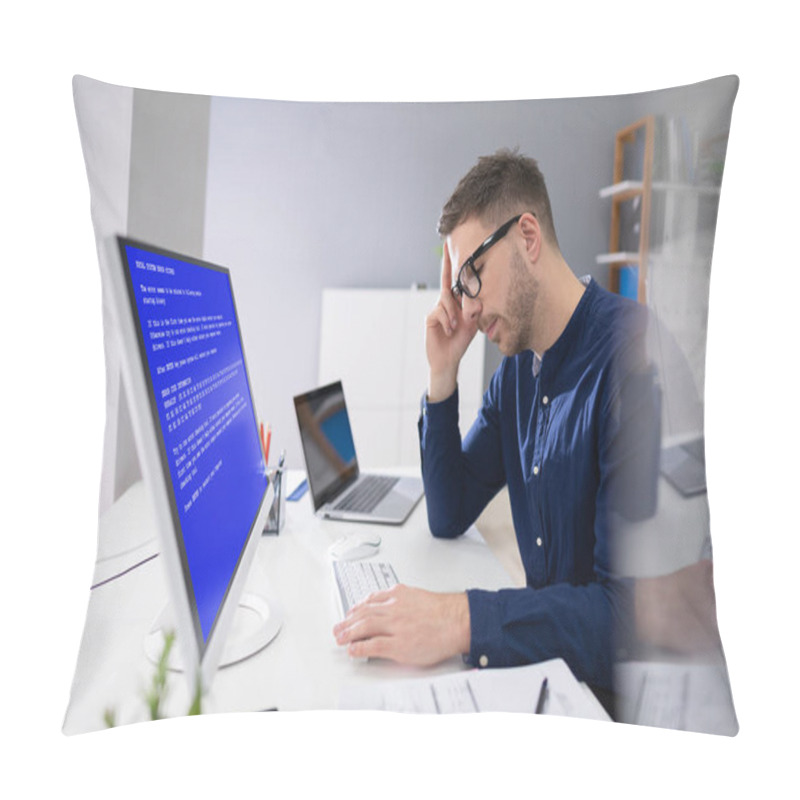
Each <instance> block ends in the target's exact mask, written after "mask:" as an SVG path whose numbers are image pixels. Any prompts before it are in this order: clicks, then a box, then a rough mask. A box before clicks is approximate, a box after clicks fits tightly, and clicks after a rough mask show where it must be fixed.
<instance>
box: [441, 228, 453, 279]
mask: <svg viewBox="0 0 800 800" xmlns="http://www.w3.org/2000/svg"><path fill="white" fill-rule="evenodd" d="M452 285H453V264H452V261H451V259H450V242H449V241H448V240H447V239H445V240H444V247H442V289H444V288H447V291H450V287H451V286H452Z"/></svg>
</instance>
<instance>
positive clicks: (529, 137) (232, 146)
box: [128, 82, 735, 466]
mask: <svg viewBox="0 0 800 800" xmlns="http://www.w3.org/2000/svg"><path fill="white" fill-rule="evenodd" d="M734 91H735V87H734ZM728 103H729V98H728V97H727V96H723V93H720V92H719V91H718V84H717V82H707V83H705V84H698V85H695V86H690V87H682V88H678V89H670V90H665V91H660V92H650V93H644V94H639V95H628V96H621V97H607V98H581V99H570V100H540V101H514V102H484V103H481V102H474V103H427V104H375V103H356V104H354V103H339V104H337V103H292V102H283V101H264V100H242V99H231V98H204V97H193V96H188V95H175V94H161V93H157V92H139V91H137V92H136V93H135V102H134V111H133V124H132V131H133V134H132V147H131V186H130V198H129V205H130V212H129V231H128V232H129V234H131V235H134V236H141V237H142V238H143V239H145V240H149V241H152V242H154V243H157V244H160V245H162V246H166V247H171V248H173V249H176V250H178V251H181V252H186V253H189V254H194V255H199V256H201V257H203V258H206V259H208V260H210V261H213V262H217V263H220V264H224V265H225V266H227V267H229V268H230V269H231V271H232V275H233V281H234V287H235V290H236V295H237V306H238V310H239V315H240V320H241V324H242V328H243V332H244V337H245V343H246V350H247V358H248V365H249V368H250V373H251V377H252V381H253V389H254V393H255V397H256V401H257V403H258V410H259V414H260V415H261V416H262V417H263V418H265V419H267V420H269V421H270V422H271V423H272V425H273V447H274V448H276V450H275V452H277V449H280V448H284V447H285V448H287V450H288V454H289V455H288V463H289V465H290V466H301V465H302V456H301V450H300V443H299V437H298V436H297V433H296V421H295V417H294V409H293V405H292V396H293V395H294V394H297V393H299V392H302V391H305V390H307V389H309V388H312V387H313V386H315V385H316V382H317V372H318V360H317V359H318V351H319V330H320V324H319V323H320V307H321V293H322V289H323V288H325V287H378V288H392V287H408V286H410V285H411V284H412V283H415V282H422V283H427V284H428V285H431V286H438V282H439V257H440V256H439V253H440V249H439V248H440V242H439V238H438V235H437V234H436V222H437V219H438V216H439V212H440V209H441V207H442V204H443V203H444V202H445V200H446V199H447V197H448V196H449V194H450V192H451V191H452V189H453V188H454V186H455V185H456V183H457V181H458V180H459V178H460V177H461V176H462V175H463V174H464V173H465V172H466V171H467V170H468V169H469V167H470V166H472V164H473V163H474V162H475V160H476V159H477V157H478V156H479V155H482V154H486V153H491V152H493V151H495V150H496V149H498V148H499V147H519V148H520V150H521V151H523V152H524V153H526V154H528V155H532V156H534V157H535V158H537V159H538V161H539V163H540V166H541V168H542V171H543V172H544V174H545V177H546V179H547V183H548V187H549V191H550V195H551V202H552V205H553V213H554V217H555V222H556V230H557V233H558V237H559V241H560V244H561V248H562V251H563V253H564V255H565V257H566V259H567V262H568V263H569V264H570V265H571V266H572V268H573V270H574V271H575V272H576V273H577V274H579V275H580V274H586V273H588V274H591V275H593V276H594V277H595V278H596V279H597V280H598V281H599V282H600V283H602V284H604V285H606V283H607V267H598V266H597V265H596V262H595V256H596V255H597V254H599V253H602V252H604V251H606V250H607V247H608V226H609V219H610V205H609V203H608V201H602V200H601V199H600V198H599V197H598V191H599V189H600V188H601V187H603V186H606V185H608V184H609V183H610V182H611V179H612V167H613V143H614V135H615V133H616V131H617V129H619V128H620V127H622V126H624V125H627V124H629V123H631V122H633V121H635V120H637V119H639V118H640V117H642V116H644V115H645V114H648V113H655V114H659V113H671V114H682V115H684V116H686V117H687V118H688V119H689V121H690V124H692V125H696V124H699V125H706V126H707V125H716V124H719V120H718V119H717V118H718V117H719V115H720V114H722V113H723V111H722V110H723V109H724V108H726V107H729V105H727V104H728ZM726 122H727V120H722V123H723V124H724V123H726ZM709 263H710V262H709ZM422 322H423V321H422V320H420V324H422ZM364 335H365V336H372V337H376V336H380V331H365V332H364ZM497 363H499V354H498V352H497V350H496V348H495V347H494V346H493V345H490V346H489V347H488V348H487V356H486V378H487V380H488V377H489V376H490V374H491V372H492V371H493V369H494V367H495V366H496V365H497ZM423 388H424V387H422V386H421V387H419V390H420V393H421V392H422V390H423Z"/></svg>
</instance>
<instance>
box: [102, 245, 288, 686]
mask: <svg viewBox="0 0 800 800" xmlns="http://www.w3.org/2000/svg"><path fill="white" fill-rule="evenodd" d="M111 250H112V252H111V256H112V257H111V259H110V262H111V267H112V269H111V275H110V278H111V281H110V287H111V291H112V294H113V300H114V306H115V308H116V311H117V317H118V322H119V325H118V328H119V334H120V338H121V350H122V359H121V361H122V368H123V380H124V385H125V388H126V391H127V393H128V399H129V403H130V406H131V415H132V419H133V429H134V436H135V439H136V444H137V451H138V453H139V458H140V463H141V467H142V473H143V476H144V479H145V482H146V484H147V487H148V488H149V491H150V495H151V498H152V505H153V508H154V512H155V524H156V527H157V531H158V534H159V537H160V545H161V556H162V560H163V562H164V566H165V569H166V576H167V584H168V589H169V602H168V603H167V606H166V608H165V612H164V613H163V615H161V616H160V618H159V619H158V620H157V621H156V623H155V624H154V626H153V630H152V631H151V634H150V635H149V636H148V638H147V642H146V649H147V651H148V655H150V657H151V658H152V659H153V660H157V658H158V656H159V654H160V652H161V650H162V649H163V640H164V636H163V634H164V633H165V632H166V630H167V629H169V628H171V629H172V630H174V632H175V634H176V640H177V645H178V646H179V649H178V651H177V653H176V655H177V656H178V660H176V661H175V662H173V663H172V664H171V666H172V668H173V669H180V670H183V671H185V672H186V673H187V675H188V676H189V679H190V681H191V682H192V690H194V687H195V686H196V685H197V681H198V680H199V681H200V682H201V685H202V686H203V688H208V687H209V686H210V683H211V680H212V678H213V674H214V672H215V670H216V669H217V668H218V667H219V666H221V665H225V664H226V663H232V662H235V661H238V660H241V659H242V658H245V657H247V656H248V655H250V654H252V653H253V652H257V651H258V650H260V649H261V648H262V647H264V646H266V644H268V643H269V641H271V640H272V638H274V636H275V635H276V634H277V633H278V631H279V629H280V615H279V613H277V611H276V609H275V607H274V603H273V604H268V603H266V601H265V600H263V599H262V598H259V597H258V596H253V595H248V594H243V588H244V584H245V582H246V580H247V577H248V573H249V571H250V567H251V564H252V561H253V558H254V555H255V550H256V548H257V545H258V542H259V539H260V537H261V534H262V531H263V529H264V524H265V519H266V516H267V513H268V510H269V505H270V502H271V498H272V495H273V492H272V488H271V485H270V482H269V480H268V478H267V470H266V464H265V462H264V453H263V450H262V446H261V440H260V436H259V432H258V420H257V415H256V411H255V407H254V403H253V397H252V392H251V388H250V380H249V377H248V372H247V366H246V363H245V355H244V347H243V342H242V336H241V332H240V329H239V323H238V318H237V314H236V306H235V303H234V296H233V287H232V284H231V276H230V273H229V271H228V270H227V269H225V268H224V267H220V266H217V265H214V264H210V263H208V262H205V261H200V260H198V259H195V258H190V257H187V256H184V255H179V254H177V253H173V252H170V251H168V250H165V249H162V248H159V247H154V246H152V245H148V244H144V243H142V242H137V241H134V240H132V239H128V238H124V237H116V239H115V241H114V242H112V243H111ZM243 617H244V619H243ZM234 629H235V630H236V632H237V635H235V636H231V632H232V630H234Z"/></svg>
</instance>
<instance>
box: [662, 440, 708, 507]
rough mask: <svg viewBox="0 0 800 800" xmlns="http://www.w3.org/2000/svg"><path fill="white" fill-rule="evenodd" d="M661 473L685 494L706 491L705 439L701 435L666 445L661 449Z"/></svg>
mask: <svg viewBox="0 0 800 800" xmlns="http://www.w3.org/2000/svg"><path fill="white" fill-rule="evenodd" d="M661 474H662V475H663V476H664V477H665V478H666V479H667V480H668V481H669V482H670V483H671V484H672V485H673V486H674V487H675V488H676V489H677V490H678V491H679V492H680V493H681V494H682V495H683V496H684V497H692V496H693V495H696V494H702V493H703V492H705V491H706V455H705V439H704V438H703V437H702V436H701V437H699V438H695V439H692V440H691V441H688V442H684V443H683V444H676V445H673V446H671V447H665V448H664V449H663V450H662V451H661Z"/></svg>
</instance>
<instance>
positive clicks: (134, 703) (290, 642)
mask: <svg viewBox="0 0 800 800" xmlns="http://www.w3.org/2000/svg"><path fill="white" fill-rule="evenodd" d="M289 485H290V487H291V485H292V482H291V479H290V482H289ZM286 506H287V522H286V526H285V528H284V530H283V531H282V532H281V533H280V535H277V536H264V537H263V538H262V541H261V545H260V547H259V550H258V553H257V556H256V561H255V563H254V567H253V570H252V574H251V578H250V583H249V586H248V588H247V590H248V591H252V592H254V593H257V594H262V595H266V596H267V597H268V598H269V599H273V598H274V600H276V601H277V602H278V603H279V604H280V606H281V609H282V612H283V628H282V630H281V632H280V633H279V634H278V636H277V638H276V639H275V640H274V641H273V642H272V643H271V644H270V645H269V646H268V647H266V648H265V649H264V650H262V651H261V652H260V653H258V654H256V655H254V656H253V657H251V658H249V659H247V660H245V661H243V662H241V663H239V664H235V665H232V666H229V667H225V668H223V669H221V670H219V671H218V673H217V675H216V678H215V680H214V683H213V686H212V687H211V691H210V692H209V694H208V695H207V696H206V697H205V699H204V704H203V710H204V712H218V711H253V710H259V709H266V708H278V709H280V710H281V711H284V710H304V709H305V710H324V709H335V708H337V706H338V698H339V692H340V689H341V687H343V686H344V685H345V684H346V683H347V682H348V681H352V680H357V681H376V680H386V679H396V678H400V677H413V676H419V675H422V674H425V675H429V674H438V673H444V672H452V671H455V670H460V669H464V668H465V666H464V664H463V662H462V660H461V658H460V657H459V658H454V659H451V660H450V661H447V662H445V663H443V664H440V665H438V666H437V667H435V668H432V669H426V670H420V669H417V668H410V667H403V666H401V665H397V664H393V663H391V662H386V661H379V660H376V661H369V662H361V661H353V660H352V659H350V658H349V656H347V654H346V652H345V651H344V650H343V649H342V648H340V647H338V646H337V644H336V642H335V640H334V638H333V634H332V628H333V624H334V622H335V619H336V611H335V609H336V605H335V601H334V595H333V581H332V575H331V569H330V561H329V557H328V554H327V548H328V546H329V545H330V544H331V543H332V542H333V541H335V540H336V539H337V538H339V537H340V536H342V535H343V534H346V533H348V532H350V531H352V530H353V529H354V528H356V529H358V530H364V526H363V525H357V524H351V523H342V522H333V521H323V520H319V519H317V518H316V517H315V516H314V515H313V513H312V509H311V501H310V499H309V495H308V494H306V495H305V496H304V497H303V498H302V499H301V500H300V501H299V502H295V503H287V504H286ZM152 527H153V525H152V521H151V514H150V511H149V507H148V502H147V495H146V493H145V491H144V486H143V485H142V484H141V483H139V484H137V485H135V486H134V487H132V488H131V489H130V490H129V491H128V492H126V494H125V495H123V496H122V497H121V498H120V499H119V500H118V501H117V503H115V504H114V506H113V507H112V508H111V509H109V511H108V512H107V513H106V514H104V515H103V517H102V518H101V520H100V540H101V542H103V543H104V545H103V547H102V548H101V549H100V552H99V555H100V556H101V558H100V561H99V562H98V565H97V569H96V573H95V581H94V583H95V584H96V585H95V588H94V589H92V591H91V594H90V598H89V607H88V611H87V617H86V626H85V629H84V635H83V640H82V642H81V648H80V652H79V656H78V664H77V667H76V672H75V679H74V684H73V690H72V695H71V700H70V705H69V708H68V710H67V715H66V720H65V724H64V731H65V732H66V733H78V732H85V731H90V730H97V729H102V728H103V727H104V721H103V713H104V711H105V710H106V709H108V708H111V709H114V711H115V714H116V720H117V723H118V724H124V723H128V722H135V721H139V720H145V719H147V711H146V706H145V703H144V700H143V696H144V691H145V690H146V688H147V686H148V685H149V682H150V680H151V677H152V674H153V671H154V668H153V666H152V665H151V664H150V663H149V662H148V661H147V658H146V656H145V653H144V644H143V643H144V638H145V635H146V633H147V631H148V629H149V628H150V626H151V624H152V622H153V620H154V619H155V617H156V615H157V614H158V612H159V611H160V609H161V608H162V607H163V605H164V603H165V602H166V597H167V590H166V582H165V576H164V574H163V564H162V563H161V559H160V557H158V556H156V557H153V554H154V553H155V552H156V549H157V548H156V542H155V540H154V537H153V530H152ZM375 529H376V530H378V532H379V533H380V536H381V537H382V539H383V543H382V546H381V550H380V552H379V554H378V555H377V556H376V557H375V558H376V559H377V560H385V561H388V562H390V563H392V565H393V566H394V568H395V571H396V572H397V575H398V577H399V578H400V580H401V581H402V582H403V583H406V584H409V585H413V586H420V587H423V588H426V589H431V590H434V591H460V590H464V589H467V588H472V587H476V588H485V589H498V588H503V587H506V586H512V585H513V581H512V580H511V578H510V576H509V575H508V573H507V572H506V571H505V569H504V568H503V567H502V566H501V565H500V563H499V562H498V560H497V559H496V558H495V557H494V555H493V554H492V552H491V550H490V549H489V547H488V546H487V544H486V543H485V542H484V540H483V539H482V538H481V536H480V534H479V533H478V532H477V531H476V530H475V529H472V530H471V531H468V532H467V533H466V534H465V535H464V536H462V537H460V538H459V539H458V540H455V541H447V540H438V539H434V538H433V536H431V534H430V532H429V530H428V524H427V515H426V509H425V501H424V499H423V500H422V502H421V503H420V504H419V505H418V506H417V507H416V509H415V510H414V511H413V513H412V515H411V517H410V518H409V519H408V520H407V522H406V523H405V524H404V525H402V526H400V527H393V526H388V525H379V526H375ZM109 543H111V544H109ZM133 564H138V566H135V568H132V569H131V568H130V567H131V566H132V565H133ZM126 570H127V571H126ZM114 575H117V576H118V577H112V576H114ZM101 580H102V581H105V582H102V583H101V582H100V581H101ZM168 685H169V696H168V701H167V703H166V706H165V711H166V713H167V715H169V716H172V715H182V714H185V713H186V710H187V709H188V708H189V705H190V698H189V692H188V688H187V687H186V686H185V679H184V678H183V676H182V675H176V674H171V675H170V679H169V684H168Z"/></svg>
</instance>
